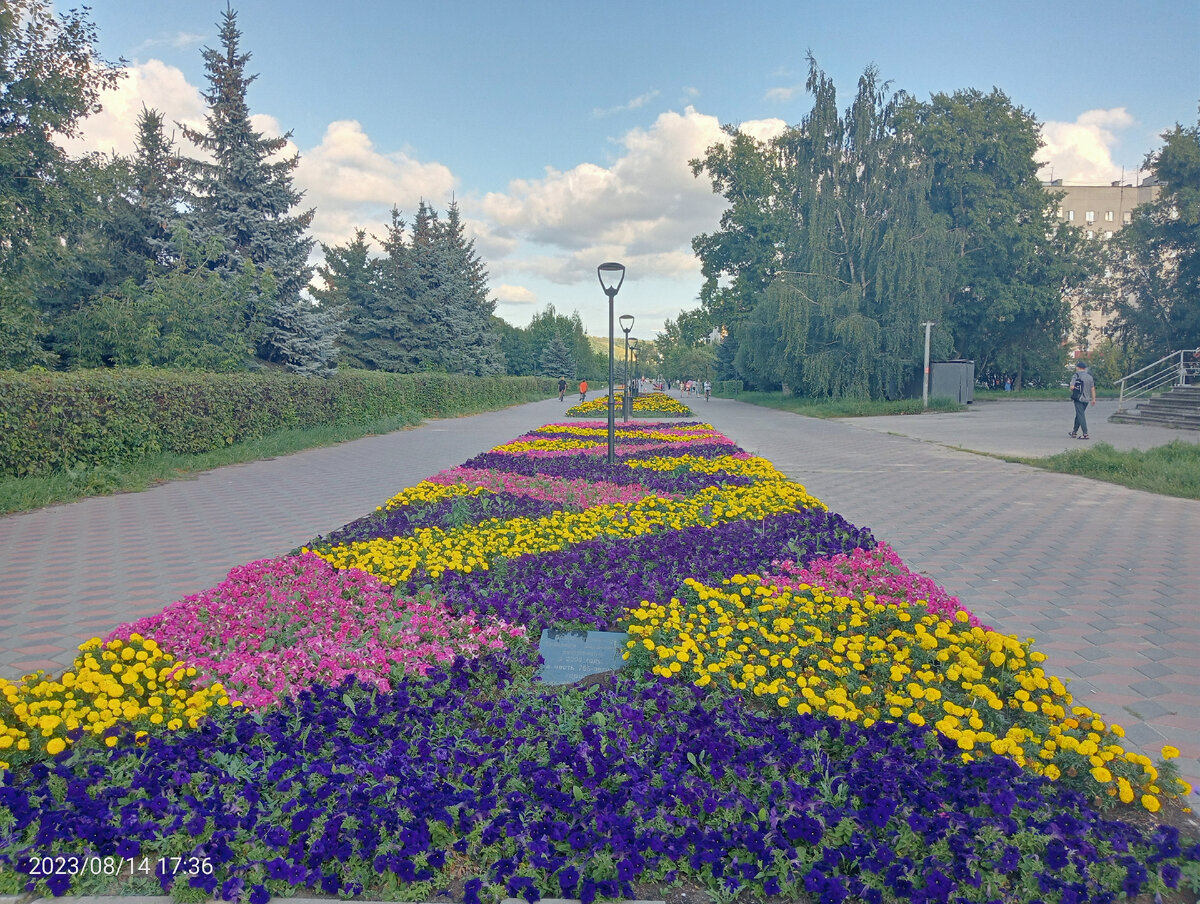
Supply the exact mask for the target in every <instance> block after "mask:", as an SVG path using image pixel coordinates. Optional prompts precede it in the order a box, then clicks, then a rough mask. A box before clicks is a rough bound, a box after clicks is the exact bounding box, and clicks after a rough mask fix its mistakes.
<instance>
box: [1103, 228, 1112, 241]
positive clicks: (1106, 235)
mask: <svg viewBox="0 0 1200 904" xmlns="http://www.w3.org/2000/svg"><path fill="white" fill-rule="evenodd" d="M1104 237H1105V238H1106V239H1111V238H1112V230H1111V229H1110V230H1108V231H1107V232H1105V233H1104Z"/></svg>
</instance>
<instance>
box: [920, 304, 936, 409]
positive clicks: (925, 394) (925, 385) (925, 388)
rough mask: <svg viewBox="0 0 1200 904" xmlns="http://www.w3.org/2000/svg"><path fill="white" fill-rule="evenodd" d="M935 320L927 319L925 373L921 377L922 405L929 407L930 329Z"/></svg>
mask: <svg viewBox="0 0 1200 904" xmlns="http://www.w3.org/2000/svg"><path fill="white" fill-rule="evenodd" d="M933 324H934V321H932V320H926V321H925V375H924V376H923V377H922V378H921V406H922V407H924V408H928V407H929V331H930V330H931V329H933Z"/></svg>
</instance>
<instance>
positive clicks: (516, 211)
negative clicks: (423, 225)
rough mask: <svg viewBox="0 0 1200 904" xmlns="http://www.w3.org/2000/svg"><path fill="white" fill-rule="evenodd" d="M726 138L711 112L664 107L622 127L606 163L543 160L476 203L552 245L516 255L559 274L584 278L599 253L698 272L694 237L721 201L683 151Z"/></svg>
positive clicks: (751, 127)
mask: <svg viewBox="0 0 1200 904" xmlns="http://www.w3.org/2000/svg"><path fill="white" fill-rule="evenodd" d="M782 127H783V123H782V121H781V120H770V121H764V122H753V123H747V124H745V125H744V126H743V129H745V130H746V131H748V132H750V133H751V134H759V135H764V136H765V135H769V134H777V133H778V131H779V130H781V128H782ZM725 138H726V135H725V133H724V132H722V131H721V124H720V122H719V120H718V119H717V118H716V117H714V116H708V115H705V114H702V113H698V112H697V111H696V110H695V109H694V108H692V107H688V108H687V109H685V111H684V112H683V113H675V112H666V113H662V114H660V115H659V116H658V118H657V119H656V120H655V122H654V124H653V125H652V126H651V127H650V128H649V129H633V130H631V131H630V132H628V133H626V134H625V136H624V137H623V138H622V139H621V145H622V146H623V150H622V153H621V155H620V156H619V157H618V158H617V160H616V161H615V162H614V163H613V164H612V165H611V166H608V167H604V166H600V165H598V164H595V163H581V164H579V165H578V166H576V167H574V168H572V169H570V170H567V171H565V172H562V171H559V170H555V169H552V168H547V170H546V175H545V176H544V177H543V178H541V179H536V180H530V179H519V180H514V181H513V182H511V183H510V184H509V186H508V190H507V191H506V192H503V193H499V192H492V193H489V194H487V195H485V196H484V197H483V198H482V199H481V200H480V202H479V205H478V206H479V208H480V210H481V211H482V212H483V214H484V215H485V216H486V217H487V218H488V219H490V220H491V221H492V222H493V223H495V224H496V227H497V228H498V229H499V230H501V231H504V232H506V233H507V234H509V235H512V236H515V237H519V238H520V239H522V240H523V241H525V242H527V243H529V244H531V245H534V246H538V247H539V248H540V249H541V250H542V252H549V253H542V254H540V255H538V256H534V257H531V258H530V259H528V260H525V261H523V262H522V263H523V264H524V266H525V267H526V268H527V269H528V270H529V271H531V272H534V273H537V274H538V275H540V276H542V277H543V278H545V279H548V280H551V281H553V282H556V283H560V284H572V283H578V282H583V281H587V280H590V279H591V278H592V277H593V276H594V270H595V267H596V263H597V262H599V261H601V260H620V261H622V262H623V263H625V265H626V266H627V267H629V268H630V271H631V272H632V271H633V270H634V269H635V268H636V269H637V270H638V271H639V272H640V273H641V274H642V275H644V276H648V277H654V276H665V277H676V276H680V275H690V276H696V275H698V273H699V263H698V262H697V261H696V259H695V256H694V255H693V254H692V252H691V240H692V238H693V237H694V236H695V235H698V234H699V233H701V232H705V231H709V230H712V229H714V228H716V226H717V220H718V218H719V217H720V214H721V211H722V210H724V207H725V202H724V199H722V198H720V197H718V196H716V195H714V194H713V192H712V189H711V186H710V183H709V181H708V180H707V179H705V178H703V177H701V178H696V177H694V176H693V175H692V171H691V167H690V166H689V165H688V161H689V160H691V159H693V158H696V157H702V156H703V155H704V153H705V151H706V150H707V149H708V148H709V147H711V146H712V145H714V144H716V143H718V142H722V141H724V140H725ZM555 250H557V251H559V252H561V253H554V251H555Z"/></svg>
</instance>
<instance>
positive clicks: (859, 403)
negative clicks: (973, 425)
mask: <svg viewBox="0 0 1200 904" xmlns="http://www.w3.org/2000/svg"><path fill="white" fill-rule="evenodd" d="M737 399H738V401H739V402H747V403H749V404H751V405H761V406H762V407H764V408H776V409H779V410H780V411H791V412H792V413H794V414H800V415H803V416H804V417H817V418H838V417H886V416H888V415H893V414H927V413H928V414H933V413H945V412H950V411H963V410H965V408H966V406H965V405H960V404H959V403H958V402H955V401H952V400H951V399H930V400H929V407H928V408H925V407H924V405H923V404H922V401H921V399H899V400H896V401H891V402H887V401H871V400H869V399H847V398H842V399H829V398H817V399H813V398H805V397H799V396H785V395H783V393H780V392H742V393H740V394H739V395H738V396H737Z"/></svg>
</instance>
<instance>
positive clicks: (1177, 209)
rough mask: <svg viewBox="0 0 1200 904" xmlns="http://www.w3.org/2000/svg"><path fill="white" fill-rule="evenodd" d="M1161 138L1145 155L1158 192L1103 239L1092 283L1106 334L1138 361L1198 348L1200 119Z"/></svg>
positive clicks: (1199, 328)
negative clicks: (1106, 317) (1106, 316)
mask: <svg viewBox="0 0 1200 904" xmlns="http://www.w3.org/2000/svg"><path fill="white" fill-rule="evenodd" d="M1163 140H1164V141H1165V144H1164V145H1163V146H1162V147H1161V148H1160V149H1159V150H1158V152H1157V153H1155V154H1152V155H1150V157H1149V159H1148V160H1147V164H1148V166H1149V167H1150V169H1151V170H1152V171H1153V172H1154V176H1155V178H1157V179H1158V181H1159V182H1161V183H1163V186H1162V191H1161V193H1160V194H1159V196H1158V198H1157V200H1156V201H1155V202H1154V203H1152V204H1146V205H1142V206H1141V207H1138V208H1137V209H1136V210H1135V211H1134V214H1133V222H1132V223H1130V224H1129V225H1128V226H1126V227H1125V228H1124V229H1122V230H1121V231H1120V232H1118V233H1117V234H1116V235H1115V236H1114V237H1113V239H1112V240H1111V241H1110V242H1107V243H1106V249H1105V250H1106V255H1105V264H1106V265H1107V275H1106V276H1105V277H1104V278H1102V279H1099V280H1098V281H1097V283H1098V284H1097V286H1096V287H1095V288H1096V290H1097V293H1096V294H1098V295H1100V296H1101V297H1102V298H1103V299H1104V305H1103V309H1104V310H1105V311H1106V312H1108V313H1111V314H1112V315H1113V319H1112V321H1111V322H1110V323H1109V325H1108V327H1107V328H1106V333H1107V334H1108V335H1109V336H1110V337H1111V338H1113V339H1115V340H1116V341H1117V342H1118V343H1119V344H1120V345H1121V346H1122V347H1124V348H1125V349H1127V350H1128V352H1129V354H1130V355H1131V357H1132V358H1136V359H1137V360H1138V362H1139V363H1142V364H1144V363H1147V362H1149V361H1154V360H1157V359H1158V358H1159V357H1161V356H1163V355H1165V354H1168V353H1169V352H1171V351H1176V350H1180V349H1188V348H1197V347H1200V121H1198V122H1197V124H1196V125H1195V126H1191V127H1188V128H1184V127H1183V126H1179V125H1176V126H1175V128H1174V129H1173V130H1171V131H1170V132H1167V133H1165V134H1164V135H1163ZM1126 373H1128V371H1126Z"/></svg>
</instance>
